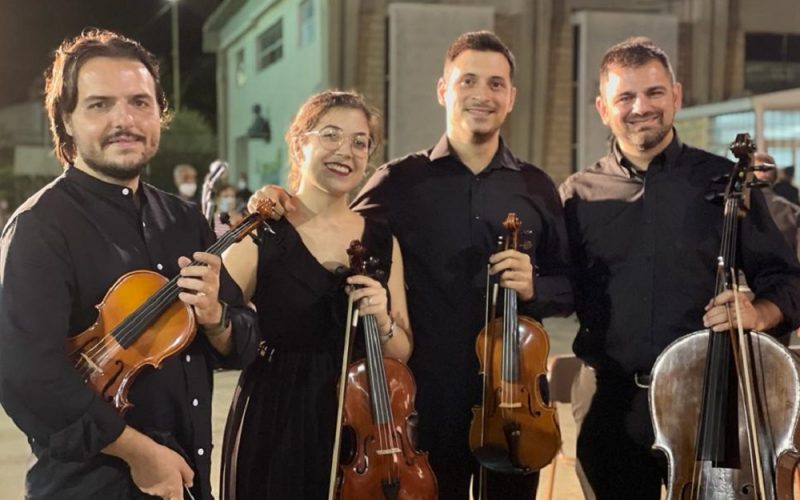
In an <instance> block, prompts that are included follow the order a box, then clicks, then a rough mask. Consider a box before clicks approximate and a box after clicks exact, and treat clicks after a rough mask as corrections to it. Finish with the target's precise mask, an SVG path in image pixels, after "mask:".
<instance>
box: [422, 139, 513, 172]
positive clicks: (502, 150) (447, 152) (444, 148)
mask: <svg viewBox="0 0 800 500" xmlns="http://www.w3.org/2000/svg"><path fill="white" fill-rule="evenodd" d="M448 157H449V158H452V159H453V160H456V161H458V162H461V160H459V158H458V155H457V154H456V152H455V151H453V150H451V149H450V141H449V140H448V139H447V134H442V137H441V138H440V139H439V142H437V143H436V145H435V146H434V147H433V149H431V151H430V153H428V158H429V159H430V160H431V162H436V161H437V160H440V159H443V158H448ZM497 168H508V169H511V170H520V168H519V165H517V161H516V158H514V155H513V154H512V153H511V150H510V149H509V148H508V147H507V146H506V144H505V142H504V141H503V138H502V137H500V142H499V146H498V148H497V151H496V152H495V154H494V156H493V157H492V161H490V162H489V165H488V166H487V167H486V169H485V170H493V169H497Z"/></svg>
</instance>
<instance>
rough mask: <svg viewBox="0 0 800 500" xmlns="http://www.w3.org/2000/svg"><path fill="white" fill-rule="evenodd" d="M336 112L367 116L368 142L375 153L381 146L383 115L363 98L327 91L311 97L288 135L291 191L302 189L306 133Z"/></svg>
mask: <svg viewBox="0 0 800 500" xmlns="http://www.w3.org/2000/svg"><path fill="white" fill-rule="evenodd" d="M334 108H349V109H357V110H359V111H361V112H363V113H364V116H365V117H366V118H367V123H368V125H369V139H370V142H371V143H372V145H373V146H372V151H373V152H374V151H375V148H376V147H377V146H378V145H379V144H380V142H381V139H382V135H383V132H382V130H381V122H380V115H379V114H378V112H377V111H376V110H375V109H374V108H373V107H371V106H370V105H369V104H367V102H366V101H365V100H364V96H363V95H361V94H360V93H358V92H355V91H339V90H326V91H324V92H320V93H319V94H315V95H312V96H311V97H309V98H308V100H306V102H304V103H303V105H302V106H300V110H299V111H298V112H297V115H296V116H295V118H294V120H293V121H292V124H291V125H289V129H288V130H287V131H286V144H287V146H289V176H288V177H289V178H288V187H289V190H290V191H296V190H297V187H298V186H299V185H300V157H299V152H300V144H301V142H302V140H303V138H304V137H305V134H306V132H310V131H311V130H313V129H314V127H316V126H317V123H319V120H320V118H322V117H323V116H324V115H325V113H327V112H328V111H330V110H332V109H334Z"/></svg>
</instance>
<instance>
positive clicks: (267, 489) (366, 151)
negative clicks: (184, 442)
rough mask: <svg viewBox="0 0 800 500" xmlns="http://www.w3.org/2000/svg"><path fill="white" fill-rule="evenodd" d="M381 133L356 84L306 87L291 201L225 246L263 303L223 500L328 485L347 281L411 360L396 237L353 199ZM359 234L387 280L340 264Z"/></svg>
mask: <svg viewBox="0 0 800 500" xmlns="http://www.w3.org/2000/svg"><path fill="white" fill-rule="evenodd" d="M379 137H380V131H379V127H378V117H377V115H376V113H375V112H374V111H373V110H372V109H371V108H370V107H368V106H367V105H366V103H365V102H364V100H363V98H362V97H361V96H360V95H359V94H356V93H353V92H335V91H326V92H322V93H320V94H317V95H314V96H312V97H311V98H309V99H308V100H307V101H306V102H305V103H304V104H303V106H302V107H301V108H300V110H299V112H298V114H297V117H296V118H295V120H294V122H293V123H292V125H291V126H290V128H289V130H288V132H287V133H286V142H287V144H288V147H289V155H290V159H291V170H290V173H289V184H290V185H289V189H290V190H291V191H293V192H294V198H293V201H294V206H295V207H296V208H295V209H294V210H293V211H291V212H288V213H286V214H284V215H285V216H284V217H283V218H282V219H281V220H279V221H277V222H273V223H272V224H271V225H272V229H273V230H274V232H275V234H269V233H267V232H265V233H264V234H262V235H260V237H259V239H258V244H257V243H255V242H253V241H252V240H251V239H249V238H246V239H245V240H243V241H242V242H240V243H237V244H236V245H234V246H233V247H231V248H230V249H229V250H228V251H227V252H226V253H225V255H224V256H223V259H224V263H225V267H226V268H227V269H228V271H229V272H230V274H231V276H232V277H233V278H234V280H236V282H237V284H238V285H239V286H240V288H241V289H242V292H243V293H244V296H245V298H246V299H249V300H252V302H253V303H254V304H255V306H256V308H257V310H258V316H259V322H260V327H261V331H262V335H263V339H264V342H262V349H261V355H260V356H259V357H258V358H257V360H256V361H255V362H254V363H253V364H251V365H250V366H249V367H248V368H247V369H245V370H244V372H243V373H242V376H241V378H240V381H239V387H238V390H237V391H236V395H235V396H234V402H233V404H232V407H231V412H230V414H229V416H228V423H227V428H226V431H225V443H224V446H223V473H222V498H223V499H224V500H230V499H237V500H242V499H263V498H274V499H282V498H304V499H323V498H326V497H327V495H328V483H329V479H330V470H331V453H332V447H333V440H334V432H335V420H336V413H337V400H336V381H337V378H338V374H339V370H340V367H341V362H342V360H341V356H342V347H343V341H342V339H343V335H344V330H345V325H344V323H345V320H344V317H345V314H346V304H347V295H346V292H345V289H344V285H345V281H346V284H349V285H353V288H352V290H351V291H350V295H351V296H352V299H353V300H354V303H357V304H359V310H360V314H362V315H365V314H372V315H374V316H375V319H376V320H377V323H378V330H379V334H380V336H381V344H382V348H383V352H384V355H387V356H391V357H395V358H398V359H400V360H402V361H406V360H407V359H408V357H409V356H410V354H411V337H410V333H409V327H408V324H409V322H408V313H407V311H406V299H405V291H404V289H403V270H402V259H401V256H400V250H399V247H398V245H397V242H396V241H395V239H394V238H393V237H392V235H391V233H390V232H389V230H388V227H387V226H386V225H385V224H382V223H378V222H376V221H372V220H369V219H364V218H363V217H362V216H360V215H357V214H356V213H354V212H352V211H351V210H350V209H349V207H348V194H349V193H350V191H352V190H353V189H355V188H356V187H358V186H359V185H360V183H361V182H362V180H363V178H364V175H365V172H366V169H367V163H368V160H369V157H370V154H371V153H372V151H373V150H374V147H375V143H376V141H377V140H378V138H379ZM356 239H358V240H360V241H361V242H362V243H363V245H364V247H365V248H366V249H367V251H368V252H369V255H371V256H375V257H377V258H378V260H379V265H380V267H381V268H382V270H383V274H384V275H385V277H386V278H387V279H386V282H387V284H386V288H385V287H384V285H382V284H381V283H380V282H378V281H376V280H374V279H371V278H368V277H366V276H350V277H347V278H346V279H345V278H343V276H344V275H343V273H341V272H339V270H340V269H341V268H342V267H343V266H344V267H346V266H347V265H348V257H347V254H346V250H347V248H348V246H349V244H350V242H351V241H352V240H356ZM356 287H358V288H356ZM387 288H388V292H387Z"/></svg>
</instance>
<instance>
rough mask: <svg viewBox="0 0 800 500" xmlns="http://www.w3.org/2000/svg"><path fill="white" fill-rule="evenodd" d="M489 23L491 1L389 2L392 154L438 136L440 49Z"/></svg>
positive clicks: (440, 123)
mask: <svg viewBox="0 0 800 500" xmlns="http://www.w3.org/2000/svg"><path fill="white" fill-rule="evenodd" d="M444 19H446V20H447V22H446V23H444V22H443V20H444ZM493 28H494V10H493V9H492V8H491V7H465V6H449V5H421V4H416V5H415V4H402V3H393V4H391V5H390V6H389V46H388V59H389V61H388V63H389V82H390V85H389V99H388V103H387V104H388V120H387V127H388V130H387V132H388V134H387V145H386V146H387V153H388V156H389V157H390V158H394V157H397V156H400V155H405V154H408V153H409V152H413V151H418V150H420V149H424V148H428V147H430V146H431V145H432V144H433V143H435V142H436V140H437V139H438V138H439V137H440V136H441V134H442V133H443V132H444V125H445V120H444V110H443V109H442V107H441V106H440V105H439V103H438V102H437V98H436V82H437V81H438V79H439V77H441V76H442V63H443V60H444V53H445V52H446V50H447V47H448V46H449V44H450V43H451V42H452V41H453V40H454V39H455V38H456V37H457V36H458V35H459V34H461V33H463V32H465V31H472V30H479V29H488V30H491V29H493Z"/></svg>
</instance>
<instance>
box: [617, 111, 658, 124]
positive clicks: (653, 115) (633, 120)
mask: <svg viewBox="0 0 800 500" xmlns="http://www.w3.org/2000/svg"><path fill="white" fill-rule="evenodd" d="M662 116H663V113H657V112H653V113H646V114H643V115H633V114H632V115H630V116H628V119H627V120H625V121H627V122H628V123H636V122H643V121H647V120H650V119H652V118H658V119H660V118H661V117H662Z"/></svg>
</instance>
